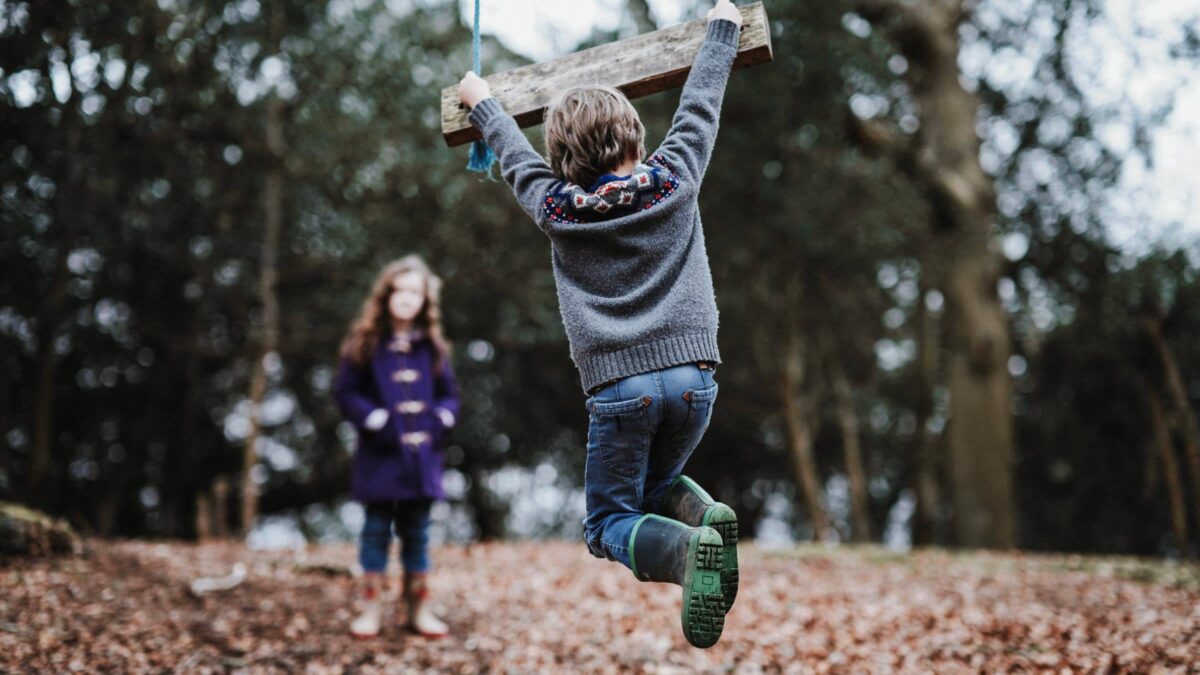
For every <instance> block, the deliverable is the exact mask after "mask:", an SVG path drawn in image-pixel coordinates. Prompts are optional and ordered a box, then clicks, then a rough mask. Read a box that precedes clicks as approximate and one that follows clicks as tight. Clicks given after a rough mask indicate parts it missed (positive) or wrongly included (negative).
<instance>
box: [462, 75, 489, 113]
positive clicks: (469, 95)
mask: <svg viewBox="0 0 1200 675" xmlns="http://www.w3.org/2000/svg"><path fill="white" fill-rule="evenodd" d="M491 95H492V88H491V87H489V86H488V83H487V82H485V81H484V80H483V78H481V77H479V76H478V75H476V74H475V71H467V75H466V77H464V78H463V79H462V81H461V82H459V83H458V100H460V101H462V103H463V105H465V106H467V107H468V108H474V107H475V106H476V105H479V102H480V101H482V100H483V99H485V98H487V97H489V96H491Z"/></svg>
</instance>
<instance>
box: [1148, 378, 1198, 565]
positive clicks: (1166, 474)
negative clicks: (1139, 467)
mask: <svg viewBox="0 0 1200 675" xmlns="http://www.w3.org/2000/svg"><path fill="white" fill-rule="evenodd" d="M1143 392H1144V393H1145V397H1146V407H1147V408H1148V410H1149V412H1150V427H1151V431H1152V432H1153V434H1154V439H1153V442H1154V449H1155V451H1156V452H1157V453H1158V459H1159V462H1161V463H1162V469H1163V482H1164V483H1166V485H1167V503H1168V506H1169V507H1170V510H1171V531H1172V532H1174V534H1175V545H1176V546H1178V547H1179V550H1180V551H1182V552H1184V553H1186V552H1187V550H1188V539H1187V513H1186V510H1185V507H1184V505H1183V481H1182V480H1180V477H1179V465H1178V464H1177V463H1176V462H1175V449H1174V448H1173V447H1171V431H1170V429H1168V428H1167V418H1166V414H1164V413H1163V405H1162V399H1160V398H1159V396H1158V392H1156V391H1154V389H1153V388H1152V387H1151V386H1149V385H1147V386H1145V387H1143Z"/></svg>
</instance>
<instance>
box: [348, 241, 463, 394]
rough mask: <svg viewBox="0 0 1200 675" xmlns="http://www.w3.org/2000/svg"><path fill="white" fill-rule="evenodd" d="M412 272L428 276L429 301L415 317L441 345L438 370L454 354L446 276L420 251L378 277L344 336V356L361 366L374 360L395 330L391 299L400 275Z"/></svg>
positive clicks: (419, 326) (426, 297)
mask: <svg viewBox="0 0 1200 675" xmlns="http://www.w3.org/2000/svg"><path fill="white" fill-rule="evenodd" d="M409 272H417V273H419V274H421V275H422V276H424V277H425V303H424V304H423V305H422V306H421V311H420V312H418V313H417V316H416V318H415V319H413V326H414V327H416V328H419V329H421V330H423V331H424V332H425V334H426V335H428V336H429V339H430V340H431V341H433V345H434V347H436V348H437V357H436V359H435V361H434V370H435V371H436V372H441V371H442V367H443V365H444V364H445V362H446V359H447V358H449V356H450V345H449V343H447V342H446V337H445V333H444V332H443V331H442V305H441V295H442V280H441V279H439V278H438V276H437V275H436V274H434V273H433V270H432V269H430V267H429V265H427V264H426V263H425V261H424V260H423V259H422V258H421V256H419V255H416V254H412V255H407V256H404V257H403V258H400V259H399V260H396V261H393V262H391V263H388V265H387V266H385V267H384V268H383V270H382V271H381V272H380V273H379V275H378V276H377V277H375V281H374V283H372V284H371V294H370V295H368V296H367V299H366V300H365V301H364V302H363V306H362V311H360V312H359V314H358V317H357V318H356V319H355V320H354V321H353V323H351V324H350V331H349V333H347V334H346V338H345V339H344V340H342V347H341V350H340V356H341V357H342V358H344V359H349V360H350V361H351V362H352V363H354V364H355V365H357V366H360V367H361V366H363V365H365V364H366V363H367V362H368V361H370V360H371V354H372V353H373V352H374V351H375V347H376V346H377V345H378V344H379V339H380V337H381V336H383V335H387V334H388V333H389V332H390V331H391V311H390V310H389V309H388V299H389V298H390V297H391V295H392V290H393V284H394V283H395V280H396V277H398V276H400V275H402V274H407V273H409Z"/></svg>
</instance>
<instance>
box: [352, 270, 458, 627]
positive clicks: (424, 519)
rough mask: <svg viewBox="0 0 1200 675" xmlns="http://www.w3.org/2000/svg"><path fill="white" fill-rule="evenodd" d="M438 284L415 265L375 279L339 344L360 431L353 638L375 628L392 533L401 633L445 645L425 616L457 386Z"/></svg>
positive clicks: (355, 485) (355, 483)
mask: <svg viewBox="0 0 1200 675" xmlns="http://www.w3.org/2000/svg"><path fill="white" fill-rule="evenodd" d="M440 292H441V280H440V279H439V278H438V277H437V276H435V275H434V274H433V272H432V270H430V268H429V266H428V265H426V264H425V262H424V261H423V260H422V259H421V258H420V257H419V256H416V255H409V256H406V257H404V258H401V259H400V260H397V261H395V262H393V263H391V264H389V265H387V266H386V267H384V268H383V271H382V272H380V274H379V276H378V277H377V278H376V279H375V283H374V284H373V286H372V288H371V294H370V295H369V296H368V297H367V299H366V301H365V302H364V303H363V308H362V312H361V313H360V314H359V316H358V318H357V319H356V320H355V321H354V323H353V324H352V325H351V327H350V332H349V334H348V335H347V336H346V339H345V340H344V341H343V343H342V348H341V354H340V358H341V361H340V364H339V369H338V375H337V378H336V380H335V382H334V397H335V398H336V400H337V404H338V407H339V408H340V409H341V411H342V414H343V415H344V416H345V417H346V419H347V420H349V421H350V422H351V423H352V424H353V425H354V426H355V428H356V429H357V430H358V446H357V451H356V452H355V456H354V470H353V477H352V493H353V496H354V499H355V500H357V501H359V502H361V503H362V504H363V506H364V508H365V510H366V522H365V523H364V524H363V530H362V538H361V541H360V547H359V562H360V564H361V565H362V568H363V572H364V574H363V582H362V606H363V611H362V614H360V615H359V616H358V618H356V619H355V620H354V622H353V623H352V624H351V627H350V631H351V633H353V634H354V635H355V636H357V637H374V636H376V635H378V634H379V631H380V628H381V624H382V615H383V607H382V599H381V597H380V595H381V591H382V589H383V587H384V583H383V580H384V573H385V571H386V569H387V559H388V548H389V546H390V545H391V538H392V534H393V532H394V533H395V535H396V537H397V538H398V539H399V540H400V560H401V563H402V567H403V570H404V571H403V589H404V592H403V598H404V600H405V605H406V608H407V614H406V617H407V625H408V627H409V628H410V629H411V630H413V631H415V632H417V633H418V634H420V635H425V636H429V637H438V636H443V635H446V634H447V632H448V629H447V626H446V624H445V623H443V622H442V621H441V620H440V619H439V618H438V617H437V616H436V615H435V614H434V613H433V611H432V609H431V608H430V607H429V586H428V579H427V578H428V574H429V570H430V563H429V551H428V541H429V510H430V507H431V505H432V504H433V501H434V500H435V499H444V498H445V496H446V495H445V492H443V490H442V461H443V453H442V449H443V440H444V438H445V436H446V433H447V432H448V431H449V430H450V429H451V428H452V427H453V426H454V424H455V419H456V418H457V416H458V386H457V384H456V383H455V380H454V373H453V372H452V370H451V368H450V358H449V347H448V345H447V343H446V339H445V337H444V336H443V334H442V324H441V307H440V306H439V297H440Z"/></svg>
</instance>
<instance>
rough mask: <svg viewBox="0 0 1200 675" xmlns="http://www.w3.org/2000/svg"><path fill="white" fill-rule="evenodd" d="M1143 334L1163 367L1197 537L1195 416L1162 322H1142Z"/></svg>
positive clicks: (1199, 435) (1199, 463)
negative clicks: (1185, 473)
mask: <svg viewBox="0 0 1200 675" xmlns="http://www.w3.org/2000/svg"><path fill="white" fill-rule="evenodd" d="M1143 327H1144V329H1145V332H1146V334H1147V335H1148V336H1149V337H1150V341H1151V343H1153V345H1154V351H1155V353H1157V354H1158V359H1159V361H1160V362H1161V364H1162V369H1163V376H1164V377H1165V379H1166V383H1167V392H1168V393H1169V394H1170V398H1171V407H1172V408H1173V410H1174V417H1175V421H1176V423H1178V424H1179V428H1180V431H1181V432H1182V433H1181V434H1180V435H1181V436H1182V437H1183V448H1184V455H1183V456H1184V459H1185V460H1186V461H1187V468H1188V477H1189V479H1190V481H1191V484H1192V522H1193V523H1196V528H1197V533H1198V534H1200V425H1197V422H1196V413H1195V411H1193V410H1192V404H1191V403H1190V402H1189V400H1188V395H1187V388H1186V387H1184V384H1183V375H1182V374H1181V373H1180V372H1179V361H1178V360H1177V359H1176V358H1175V353H1174V352H1173V351H1171V346H1170V345H1169V344H1167V340H1166V338H1164V337H1163V334H1162V320H1161V319H1159V320H1157V321H1153V322H1151V321H1143Z"/></svg>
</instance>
